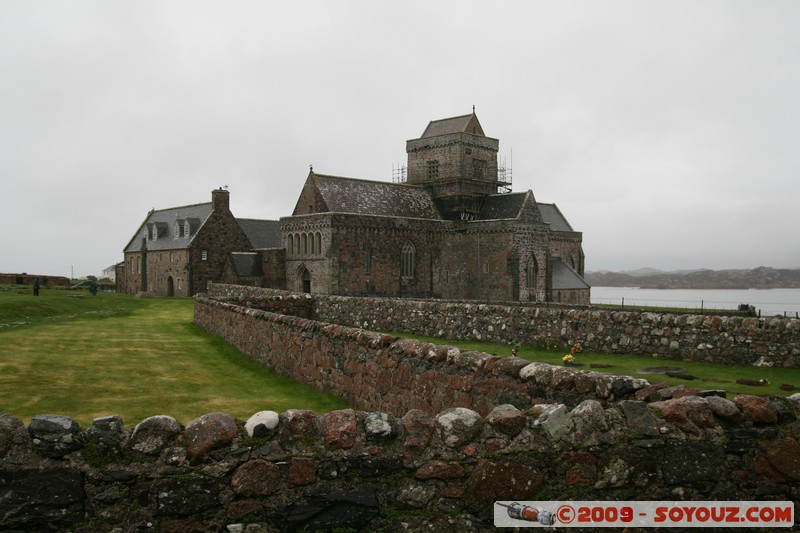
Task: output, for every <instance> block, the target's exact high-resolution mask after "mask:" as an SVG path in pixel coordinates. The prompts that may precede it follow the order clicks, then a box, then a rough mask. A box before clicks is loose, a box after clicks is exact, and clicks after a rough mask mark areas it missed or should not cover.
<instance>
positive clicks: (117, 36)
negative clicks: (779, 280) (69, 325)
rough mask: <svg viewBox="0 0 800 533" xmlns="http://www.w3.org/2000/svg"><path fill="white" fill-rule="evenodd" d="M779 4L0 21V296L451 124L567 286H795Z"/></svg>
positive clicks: (798, 149)
mask: <svg viewBox="0 0 800 533" xmlns="http://www.w3.org/2000/svg"><path fill="white" fill-rule="evenodd" d="M799 28H800V2H797V1H791V0H790V1H755V0H753V1H747V2H743V1H736V0H721V1H696V0H691V1H680V0H668V1H659V0H654V1H648V2H641V1H638V0H634V1H594V0H592V1H585V2H577V1H563V2H562V1H559V2H555V1H536V0H534V1H518V2H485V1H481V2H475V1H469V0H455V1H436V2H430V1H392V2H375V1H295V2H271V1H259V2H246V1H236V2H222V1H220V2H210V1H196V0H193V1H170V2H166V1H165V2H153V1H136V2H134V1H125V2H123V1H105V0H104V1H70V2H64V1H52V2H48V1H36V0H22V1H15V0H0V272H22V271H24V272H29V273H38V274H52V275H70V273H71V271H72V270H74V274H75V276H83V275H87V274H99V273H100V272H101V270H102V269H103V268H105V267H107V266H109V265H111V264H113V263H115V262H118V261H121V260H122V249H123V247H124V246H125V245H126V244H127V242H128V241H129V240H130V238H131V237H132V236H133V233H134V232H135V231H136V229H137V228H138V226H139V224H140V223H141V222H142V221H143V219H144V217H145V216H146V214H147V212H148V211H149V210H150V209H151V208H156V209H161V208H167V207H174V206H180V205H187V204H194V203H201V202H207V201H210V198H211V190H212V189H214V188H216V187H219V186H222V185H227V186H228V187H229V190H230V192H231V209H232V211H233V213H234V214H235V215H236V216H237V217H244V218H266V219H277V218H279V217H281V216H286V215H289V214H291V212H292V210H293V208H294V205H295V202H296V200H297V197H298V194H299V192H300V189H301V187H302V185H303V182H304V180H305V178H306V176H307V174H308V168H309V165H310V164H313V165H314V170H315V171H317V172H320V173H324V174H333V175H340V176H351V177H358V178H366V179H375V180H385V181H391V179H392V166H393V165H396V164H399V163H404V162H405V160H406V154H405V141H406V140H407V139H412V138H416V137H418V136H419V135H420V134H421V133H422V131H423V130H424V129H425V126H426V125H427V124H428V122H429V121H430V120H434V119H440V118H445V117H450V116H457V115H463V114H467V113H469V112H471V110H472V106H473V105H475V106H476V109H477V115H478V117H479V119H480V121H481V123H482V125H483V128H484V131H485V132H486V134H487V135H488V136H490V137H495V138H498V139H499V140H500V155H501V156H504V157H505V158H506V162H507V163H512V151H513V180H514V184H513V189H514V191H517V192H522V191H526V190H528V189H531V190H533V193H534V195H535V196H536V199H537V200H538V201H540V202H552V203H556V204H557V205H558V206H559V208H560V209H561V211H562V212H563V213H564V214H565V216H566V217H567V218H568V220H569V221H570V223H571V224H572V226H573V227H574V228H575V229H576V230H578V231H582V232H583V242H584V250H585V252H586V268H587V270H602V269H608V270H622V269H635V268H639V267H644V266H651V267H656V268H662V269H689V268H699V267H707V268H714V269H722V268H752V267H756V266H759V265H766V266H773V267H800V237H798V212H797V208H798V205H800V180H799V179H798V178H799V177H800V30H798V29H799Z"/></svg>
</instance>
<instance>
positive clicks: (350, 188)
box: [314, 174, 442, 220]
mask: <svg viewBox="0 0 800 533" xmlns="http://www.w3.org/2000/svg"><path fill="white" fill-rule="evenodd" d="M314 180H315V183H316V185H317V189H318V190H319V193H320V194H321V195H322V198H323V200H324V201H325V204H326V206H327V209H328V211H330V212H333V213H350V214H356V215H383V216H391V217H405V218H424V219H433V220H442V216H441V214H439V211H438V209H436V205H435V204H434V203H433V199H432V198H431V196H430V195H429V194H428V192H427V191H426V190H425V189H424V188H422V187H418V186H416V185H405V184H398V183H388V182H385V181H369V180H361V179H354V178H342V177H338V176H326V175H323V174H314Z"/></svg>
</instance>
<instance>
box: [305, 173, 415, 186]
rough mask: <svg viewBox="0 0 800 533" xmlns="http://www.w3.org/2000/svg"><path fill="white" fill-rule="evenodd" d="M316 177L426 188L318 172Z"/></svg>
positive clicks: (410, 184)
mask: <svg viewBox="0 0 800 533" xmlns="http://www.w3.org/2000/svg"><path fill="white" fill-rule="evenodd" d="M314 175H315V176H316V177H318V178H333V179H338V180H348V181H360V182H366V183H375V184H378V185H390V186H397V187H408V188H412V187H413V188H414V189H422V188H424V187H422V186H419V185H416V184H412V183H394V182H392V181H382V180H375V179H369V178H353V177H350V176H334V175H332V174H317V173H316V172H315V173H314Z"/></svg>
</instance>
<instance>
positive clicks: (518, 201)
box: [479, 192, 525, 220]
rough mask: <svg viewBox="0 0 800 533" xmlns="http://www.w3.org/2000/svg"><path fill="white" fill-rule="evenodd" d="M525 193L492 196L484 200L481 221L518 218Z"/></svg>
mask: <svg viewBox="0 0 800 533" xmlns="http://www.w3.org/2000/svg"><path fill="white" fill-rule="evenodd" d="M524 201H525V193H522V192H516V193H509V194H493V195H491V196H489V197H488V198H487V199H486V203H485V204H483V209H481V214H480V217H479V218H480V219H481V220H500V219H513V218H517V217H518V216H519V212H520V210H521V209H522V204H523V202H524Z"/></svg>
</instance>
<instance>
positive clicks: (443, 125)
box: [420, 113, 484, 139]
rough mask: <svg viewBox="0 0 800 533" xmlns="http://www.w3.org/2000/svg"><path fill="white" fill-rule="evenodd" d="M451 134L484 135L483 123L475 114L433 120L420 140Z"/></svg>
mask: <svg viewBox="0 0 800 533" xmlns="http://www.w3.org/2000/svg"><path fill="white" fill-rule="evenodd" d="M451 133H474V134H476V135H484V133H483V128H482V127H481V123H480V122H479V121H478V117H477V116H475V113H470V114H469V115H461V116H460V117H451V118H443V119H440V120H431V121H430V122H429V123H428V127H427V128H425V131H424V132H422V136H421V137H420V139H424V138H426V137H436V136H438V135H449V134H451Z"/></svg>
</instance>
